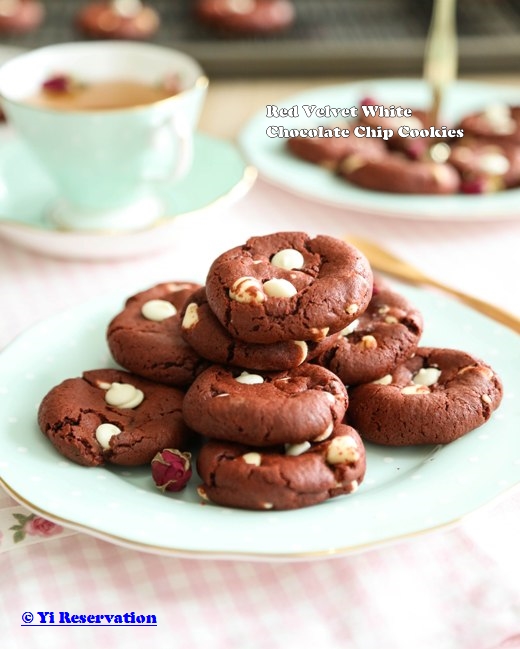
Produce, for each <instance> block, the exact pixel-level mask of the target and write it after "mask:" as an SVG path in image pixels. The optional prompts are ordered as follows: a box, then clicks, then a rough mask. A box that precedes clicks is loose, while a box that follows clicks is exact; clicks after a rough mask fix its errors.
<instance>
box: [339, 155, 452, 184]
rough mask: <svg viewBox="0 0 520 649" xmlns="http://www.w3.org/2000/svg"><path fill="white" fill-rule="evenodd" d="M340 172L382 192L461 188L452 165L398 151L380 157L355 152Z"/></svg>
mask: <svg viewBox="0 0 520 649" xmlns="http://www.w3.org/2000/svg"><path fill="white" fill-rule="evenodd" d="M338 173H339V174H340V176H342V177H343V178H345V180H348V181H349V182H350V183H352V184H354V185H357V186H358V187H363V188H364V189H370V190H372V191H379V192H390V193H396V194H454V193H456V192H458V191H459V188H460V176H459V174H458V173H457V171H456V170H455V169H454V167H452V166H451V165H449V164H446V163H441V162H434V161H433V160H411V159H409V158H407V157H405V156H404V155H402V154H400V153H394V152H388V153H387V155H386V156H383V157H379V158H377V159H373V158H371V157H369V156H368V155H365V154H362V153H356V154H353V155H351V156H349V157H347V158H345V160H343V161H342V162H341V164H340V166H339V169H338Z"/></svg>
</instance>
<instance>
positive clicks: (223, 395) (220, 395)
mask: <svg viewBox="0 0 520 649" xmlns="http://www.w3.org/2000/svg"><path fill="white" fill-rule="evenodd" d="M217 397H229V392H221V393H220V394H216V395H215V399H216V398H217Z"/></svg>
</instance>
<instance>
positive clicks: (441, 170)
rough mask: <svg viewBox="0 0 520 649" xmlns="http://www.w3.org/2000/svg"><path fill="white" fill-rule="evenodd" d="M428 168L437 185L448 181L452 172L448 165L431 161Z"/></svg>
mask: <svg viewBox="0 0 520 649" xmlns="http://www.w3.org/2000/svg"><path fill="white" fill-rule="evenodd" d="M430 170H431V172H432V176H433V177H434V178H435V180H436V181H437V184H438V185H444V183H445V182H448V181H449V180H450V179H451V174H452V172H451V170H450V168H449V167H448V165H445V164H438V163H437V162H432V164H431V165H430Z"/></svg>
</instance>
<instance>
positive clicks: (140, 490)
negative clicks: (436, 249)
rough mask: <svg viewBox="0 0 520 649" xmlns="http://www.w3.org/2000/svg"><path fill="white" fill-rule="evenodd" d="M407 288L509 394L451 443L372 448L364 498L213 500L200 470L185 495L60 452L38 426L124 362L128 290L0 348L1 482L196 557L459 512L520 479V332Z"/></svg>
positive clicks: (393, 535) (433, 521)
mask: <svg viewBox="0 0 520 649" xmlns="http://www.w3.org/2000/svg"><path fill="white" fill-rule="evenodd" d="M398 290H400V291H401V292H402V293H403V294H405V295H407V296H408V297H409V298H410V299H412V300H413V301H414V302H415V304H416V305H417V306H418V307H419V308H420V309H422V311H423V314H424V316H425V321H426V334H425V336H424V340H423V343H424V344H432V345H438V346H446V347H456V348H459V349H465V350H467V351H468V352H472V353H473V354H476V355H479V356H481V357H482V358H483V359H485V360H487V361H488V362H489V363H490V364H491V365H492V366H493V367H494V368H495V370H496V371H497V372H498V373H499V374H500V376H501V377H502V379H503V381H504V385H505V397H504V400H503V403H502V405H501V407H500V409H499V410H498V411H497V412H496V413H495V414H494V416H493V417H492V418H491V420H490V421H489V422H487V423H486V424H485V425H484V426H482V427H481V428H479V429H477V430H475V431H473V432H471V433H469V434H468V435H466V436H465V437H462V438H461V439H459V440H457V441H455V442H453V443H452V444H449V445H447V446H436V447H433V446H428V447H422V448H420V447H417V448H400V449H393V448H384V447H377V446H374V445H367V474H366V479H365V481H364V482H363V484H362V485H361V486H360V488H359V490H358V491H357V492H356V493H354V494H352V495H349V496H343V497H338V498H335V499H332V500H329V501H327V502H325V503H322V504H320V505H317V506H314V507H309V508H305V509H300V510H296V511H288V512H274V511H266V512H253V511H241V510H233V509H229V508H225V507H218V506H215V505H212V504H201V502H200V499H199V498H198V496H197V494H196V486H197V485H198V483H199V481H198V478H197V476H194V477H193V478H192V480H191V483H190V485H189V486H188V488H187V489H186V490H185V491H184V492H182V493H181V494H174V495H173V494H172V495H164V494H162V493H161V492H159V491H158V490H157V489H156V488H155V486H154V485H153V482H152V479H151V475H150V472H149V470H148V468H147V467H145V468H139V469H121V468H110V469H109V468H85V467H81V466H78V465H75V464H73V463H72V462H69V461H68V460H65V459H63V458H62V457H61V456H60V455H58V453H57V452H56V451H55V450H54V448H53V447H52V445H51V444H50V442H49V441H48V440H47V439H46V438H45V437H44V436H43V435H42V433H41V432H40V431H39V430H38V427H37V424H36V412H37V408H38V404H39V403H40V401H41V399H42V398H43V396H44V395H45V394H46V393H47V392H48V390H49V389H50V388H51V387H53V386H54V385H56V384H57V383H59V382H60V381H61V380H63V379H65V378H67V377H72V376H78V375H80V374H81V372H82V371H83V370H86V369H93V368H101V367H109V366H114V365H113V362H112V361H111V360H110V355H109V352H108V349H107V346H106V343H105V330H106V326H107V323H108V321H109V319H111V317H112V316H113V315H114V314H115V313H116V312H117V311H118V310H119V308H120V307H121V304H122V303H123V299H124V298H125V297H126V295H128V293H126V294H125V295H118V296H113V297H110V298H105V299H102V300H99V301H96V302H95V303H91V304H86V305H84V306H83V307H79V308H76V309H74V310H71V311H67V312H65V313H62V314H59V315H57V316H55V317H53V318H52V319H50V320H47V321H45V322H42V323H41V324H39V325H37V326H35V327H34V328H32V329H30V330H29V331H27V332H26V333H24V334H23V335H21V336H20V337H19V338H18V339H17V340H16V341H15V342H14V343H12V344H11V345H10V346H9V347H7V348H6V349H5V350H4V351H3V352H2V353H1V354H0V482H1V483H2V484H3V485H4V487H5V488H6V489H7V491H8V492H9V493H10V494H11V495H12V496H13V497H14V498H15V499H16V500H18V501H19V502H20V503H22V504H24V505H25V506H27V507H28V508H29V509H31V510H32V511H34V512H37V513H38V514H40V515H43V516H45V517H47V518H49V519H51V520H54V521H56V522H60V523H61V524H64V525H66V526H69V527H72V528H74V529H77V530H80V531H83V532H86V533H88V534H92V535H94V536H97V537H100V538H103V539H106V540H108V541H111V542H113V543H116V544H120V545H125V546H129V547H133V548H136V549H140V550H144V551H148V552H153V553H161V554H171V555H182V556H191V557H235V558H240V557H242V558H260V559H273V558H291V559H297V558H302V557H304V558H309V557H318V556H320V557H323V556H331V555H336V554H344V553H348V552H354V551H359V550H363V549H365V548H369V547H373V546H375V545H378V544H381V543H384V542H388V541H392V540H396V539H399V538H403V537H409V536H410V535H414V534H417V533H421V532H427V531H429V530H433V529H437V528H439V527H440V526H445V525H448V524H451V523H454V522H456V521H458V520H459V519H460V518H461V517H463V516H465V515H466V514H468V513H470V512H472V511H474V510H476V509H477V508H479V507H481V506H482V505H484V504H486V503H488V502H490V501H491V500H492V499H494V498H495V497H497V496H499V495H500V494H502V493H504V492H505V491H506V490H507V489H509V488H510V487H512V486H513V485H516V484H517V483H518V482H519V481H520V435H518V430H519V425H520V399H519V398H518V397H519V396H520V395H518V394H517V395H515V394H514V390H518V368H519V367H520V345H519V342H518V336H517V335H516V334H514V333H512V332H511V331H509V330H508V329H505V328H504V327H502V326H501V325H498V324H496V323H494V322H492V321H490V320H488V319H487V318H484V317H483V316H481V315H479V314H477V313H476V312H474V311H470V310H468V309H467V308H466V307H464V306H462V305H460V304H458V303H456V302H453V301H452V300H450V299H448V298H445V297H443V296H440V295H436V294H435V293H428V292H426V291H419V290H416V289H411V288H407V287H404V286H398ZM515 397H516V398H515Z"/></svg>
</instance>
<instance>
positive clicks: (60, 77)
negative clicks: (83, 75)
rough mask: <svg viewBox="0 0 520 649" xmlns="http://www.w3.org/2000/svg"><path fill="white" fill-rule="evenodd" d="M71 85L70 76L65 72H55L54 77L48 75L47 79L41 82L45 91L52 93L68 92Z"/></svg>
mask: <svg viewBox="0 0 520 649" xmlns="http://www.w3.org/2000/svg"><path fill="white" fill-rule="evenodd" d="M72 86H73V81H72V78H71V77H69V76H67V75H66V74H56V75H55V76H54V77H50V78H49V79H47V81H44V82H43V84H42V89H43V90H44V91H45V92H53V93H62V92H63V93H65V92H70V90H71V88H72Z"/></svg>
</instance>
